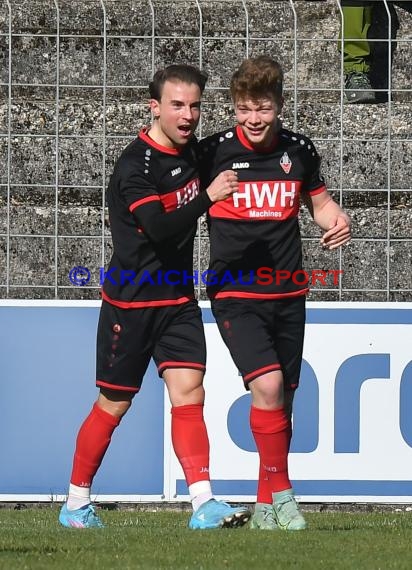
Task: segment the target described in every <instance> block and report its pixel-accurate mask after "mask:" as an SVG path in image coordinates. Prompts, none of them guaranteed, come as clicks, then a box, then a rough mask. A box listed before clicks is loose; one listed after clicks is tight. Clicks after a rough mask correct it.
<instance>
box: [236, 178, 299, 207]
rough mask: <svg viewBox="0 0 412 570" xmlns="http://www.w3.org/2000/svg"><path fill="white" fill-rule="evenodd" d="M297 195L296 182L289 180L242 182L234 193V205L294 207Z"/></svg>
mask: <svg viewBox="0 0 412 570" xmlns="http://www.w3.org/2000/svg"><path fill="white" fill-rule="evenodd" d="M296 195H297V192H296V182H291V181H289V180H286V181H284V182H241V183H240V184H239V190H238V191H237V192H235V193H234V194H233V205H234V207H235V208H242V207H246V208H251V207H253V208H267V207H269V208H275V207H280V208H292V207H293V205H294V201H295V197H296ZM242 202H243V203H242Z"/></svg>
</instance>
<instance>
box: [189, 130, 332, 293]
mask: <svg viewBox="0 0 412 570" xmlns="http://www.w3.org/2000/svg"><path fill="white" fill-rule="evenodd" d="M199 164H200V172H201V184H202V186H205V185H207V184H209V183H210V181H211V180H212V179H213V178H215V177H216V176H217V175H218V174H219V173H220V172H222V171H224V170H228V169H232V170H236V171H237V173H238V179H239V190H238V191H237V192H236V193H234V194H233V195H232V196H230V197H229V198H227V199H226V200H225V201H222V202H217V203H215V204H214V205H213V206H212V207H211V208H210V210H209V215H208V222H209V235H210V264H209V271H208V274H207V277H206V279H204V281H205V282H206V283H207V285H208V287H207V290H208V295H209V297H210V298H217V299H219V298H225V297H243V298H256V299H271V298H279V297H290V296H295V295H302V294H305V293H306V292H307V290H308V288H307V283H304V281H305V279H304V275H303V277H302V275H299V273H298V272H301V273H303V270H302V244H301V238H300V231H299V224H298V214H299V206H300V196H301V195H302V194H303V193H307V194H310V195H315V194H318V193H321V192H324V191H325V190H326V188H325V183H324V180H323V178H322V177H321V175H320V172H319V167H320V158H319V155H318V153H317V152H316V149H315V147H314V145H313V143H312V141H311V140H310V139H309V138H307V137H305V136H302V135H299V134H296V133H293V132H291V131H288V130H285V129H281V130H280V132H279V133H278V135H277V137H276V139H275V140H274V142H273V145H272V146H271V147H270V148H267V149H265V150H264V151H262V152H258V151H256V150H254V149H253V147H252V146H251V145H250V143H249V142H248V140H247V139H246V137H245V136H244V134H243V131H242V129H241V128H240V126H237V127H235V128H232V129H228V130H226V131H224V132H221V133H218V134H215V135H212V136H210V137H207V138H205V139H203V140H201V141H200V143H199ZM295 276H296V278H295Z"/></svg>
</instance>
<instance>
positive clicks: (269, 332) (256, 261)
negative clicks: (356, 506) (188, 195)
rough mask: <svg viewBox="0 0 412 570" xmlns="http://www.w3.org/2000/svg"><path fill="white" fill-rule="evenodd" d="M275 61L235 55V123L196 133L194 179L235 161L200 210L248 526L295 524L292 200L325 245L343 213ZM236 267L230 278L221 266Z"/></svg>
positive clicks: (296, 278) (300, 289)
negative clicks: (242, 419)
mask: <svg viewBox="0 0 412 570" xmlns="http://www.w3.org/2000/svg"><path fill="white" fill-rule="evenodd" d="M282 85H283V73H282V69H281V66H280V65H279V64H278V63H277V62H275V61H274V60H272V59H271V58H269V57H266V56H260V57H257V58H254V59H247V60H245V61H244V62H243V63H242V65H241V66H240V67H239V69H238V70H237V71H236V72H235V73H234V75H233V77H232V80H231V86H230V87H231V95H232V99H233V103H234V107H235V112H236V119H237V125H236V127H234V128H231V129H228V130H226V131H223V132H221V133H217V134H215V135H212V136H210V137H208V138H206V139H203V140H202V141H200V143H199V144H200V164H201V165H202V166H201V181H202V184H205V185H207V184H208V183H209V181H210V180H213V178H214V177H216V176H218V175H219V173H221V172H223V171H225V170H227V169H228V168H231V169H234V170H235V169H237V171H238V177H239V189H238V191H237V192H235V193H234V194H233V195H230V196H228V198H227V199H226V200H224V201H221V202H219V203H216V204H214V205H213V206H212V207H211V208H210V210H209V214H208V216H209V232H210V265H209V271H210V275H213V279H212V280H211V281H210V283H211V284H210V286H209V287H208V295H209V297H210V298H211V303H212V310H213V314H214V316H215V318H216V321H217V324H218V327H219V330H220V333H221V335H222V338H223V340H224V342H225V344H226V345H227V347H228V349H229V351H230V353H231V356H232V359H233V361H234V363H235V364H236V366H237V367H238V369H239V371H240V373H241V374H242V376H243V382H244V385H245V387H246V389H247V390H250V392H251V396H252V405H251V410H250V427H251V430H252V433H253V436H254V439H255V442H256V447H257V450H258V454H259V459H260V470H259V480H258V491H257V504H256V507H255V512H254V515H253V517H252V523H251V526H252V528H259V529H276V528H280V529H283V530H303V529H305V528H306V522H305V519H304V517H303V516H302V514H301V512H300V510H299V507H298V505H297V502H296V500H295V497H294V492H293V490H292V485H291V482H290V479H289V473H288V454H289V445H290V440H291V434H292V430H291V412H292V401H293V394H294V390H295V389H296V388H297V386H298V382H299V375H300V368H301V362H302V351H303V337H304V328H305V295H306V293H307V291H308V286H307V279H305V277H304V275H305V272H304V271H303V270H302V245H301V238H300V233H299V225H298V213H299V202H300V199H302V200H303V201H304V202H305V203H306V204H307V206H308V208H309V210H310V212H311V214H312V216H313V218H314V221H315V222H316V224H317V225H318V226H319V227H320V228H321V229H322V230H323V231H324V233H323V236H322V238H321V244H322V245H323V246H324V247H325V248H328V249H335V248H337V247H339V246H341V245H343V244H344V243H346V242H347V241H349V239H350V222H349V218H348V216H347V215H346V213H345V212H344V211H343V210H342V209H341V208H340V207H339V205H338V204H337V203H336V202H334V200H333V199H332V198H331V196H330V195H329V193H328V192H327V190H326V187H325V183H324V181H323V179H322V177H321V176H320V173H319V163H320V159H319V156H318V154H317V152H316V150H315V147H314V145H313V143H312V141H311V140H310V139H308V138H307V137H305V136H303V135H300V134H296V133H293V132H291V131H288V130H286V129H283V128H282V125H281V122H280V119H279V114H280V112H281V110H282V106H283V95H282ZM228 275H229V276H231V277H233V276H236V279H233V278H227V276H228Z"/></svg>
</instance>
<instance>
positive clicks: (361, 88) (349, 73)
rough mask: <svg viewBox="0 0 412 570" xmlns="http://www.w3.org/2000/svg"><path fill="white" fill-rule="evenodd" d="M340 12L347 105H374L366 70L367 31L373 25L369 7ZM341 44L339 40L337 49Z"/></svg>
mask: <svg viewBox="0 0 412 570" xmlns="http://www.w3.org/2000/svg"><path fill="white" fill-rule="evenodd" d="M342 11H343V30H341V34H342V35H343V38H344V42H343V52H344V53H343V71H344V74H345V98H346V101H347V102H348V103H373V102H374V101H375V93H374V92H373V90H372V87H371V84H370V79H369V70H370V55H371V48H370V43H369V42H368V31H369V28H370V26H371V23H372V7H371V6H344V5H342ZM341 47H342V44H341V41H339V49H341Z"/></svg>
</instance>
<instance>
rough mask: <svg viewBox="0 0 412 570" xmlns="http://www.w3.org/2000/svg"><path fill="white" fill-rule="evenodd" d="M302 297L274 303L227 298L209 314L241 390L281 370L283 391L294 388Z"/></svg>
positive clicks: (298, 362) (299, 352)
mask: <svg viewBox="0 0 412 570" xmlns="http://www.w3.org/2000/svg"><path fill="white" fill-rule="evenodd" d="M305 301H306V299H305V296H304V295H302V296H299V297H293V298H284V299H276V300H258V299H241V298H227V299H217V300H214V301H212V312H213V315H214V317H215V319H216V322H217V325H218V327H219V331H220V334H221V336H222V338H223V340H224V342H225V344H226V346H227V347H228V349H229V351H230V354H231V356H232V359H233V362H234V363H235V365H236V366H237V368H238V369H239V372H240V374H241V375H242V377H243V382H244V384H245V388H246V389H248V384H249V382H251V381H252V380H254V379H255V378H257V377H258V376H261V375H263V374H266V373H268V372H271V371H273V370H281V371H282V373H283V378H284V387H285V390H294V389H295V388H297V387H298V384H299V376H300V368H301V363H302V353H303V338H304V331H305Z"/></svg>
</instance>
